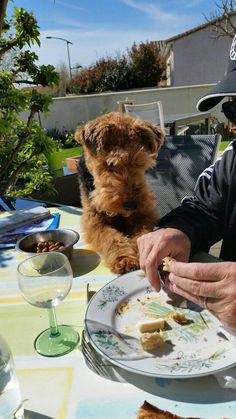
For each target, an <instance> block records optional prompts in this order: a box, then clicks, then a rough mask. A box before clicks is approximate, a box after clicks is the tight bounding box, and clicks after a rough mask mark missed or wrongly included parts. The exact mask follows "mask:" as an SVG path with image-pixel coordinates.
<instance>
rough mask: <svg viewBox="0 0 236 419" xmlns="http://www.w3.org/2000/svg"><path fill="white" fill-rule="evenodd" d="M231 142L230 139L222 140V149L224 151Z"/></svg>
mask: <svg viewBox="0 0 236 419" xmlns="http://www.w3.org/2000/svg"><path fill="white" fill-rule="evenodd" d="M229 143H230V141H221V142H220V151H224V150H225V149H226V147H227V145H228V144H229Z"/></svg>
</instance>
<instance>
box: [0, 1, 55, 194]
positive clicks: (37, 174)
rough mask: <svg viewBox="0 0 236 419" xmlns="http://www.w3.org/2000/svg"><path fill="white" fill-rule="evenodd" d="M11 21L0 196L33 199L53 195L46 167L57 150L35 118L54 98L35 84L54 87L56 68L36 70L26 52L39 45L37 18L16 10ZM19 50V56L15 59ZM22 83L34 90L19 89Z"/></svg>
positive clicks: (6, 39) (1, 52)
mask: <svg viewBox="0 0 236 419" xmlns="http://www.w3.org/2000/svg"><path fill="white" fill-rule="evenodd" d="M8 22H9V27H8V26H7V27H5V28H4V29H3V30H2V37H1V38H0V63H2V67H1V68H4V57H5V56H6V55H9V54H13V55H12V57H13V62H12V63H11V66H10V68H8V69H7V70H5V71H1V72H0V100H1V108H0V194H7V193H11V194H12V195H13V194H14V195H23V196H30V195H31V194H32V193H33V192H34V191H35V190H42V191H45V190H47V191H52V190H53V186H52V178H51V176H50V174H48V173H46V172H45V171H44V169H43V165H42V163H43V162H45V160H46V156H47V154H48V153H50V152H51V151H52V150H53V149H55V141H53V140H52V139H51V138H50V137H48V136H47V135H46V134H45V130H44V129H43V128H42V127H41V125H40V123H39V121H38V120H37V118H36V117H37V116H38V115H39V113H40V112H48V110H49V105H50V103H51V102H52V98H51V97H50V96H47V95H45V94H42V93H40V92H38V91H37V85H41V86H53V85H54V84H55V83H57V82H58V74H57V72H56V71H55V69H54V67H53V66H52V65H48V66H45V65H41V66H38V65H37V64H36V62H37V60H38V57H37V55H36V54H35V53H34V52H31V51H30V50H26V49H25V47H26V46H29V47H31V45H33V44H34V43H37V44H38V45H40V42H39V35H40V33H39V27H38V24H37V21H36V19H35V17H34V16H33V14H32V13H28V12H27V11H26V10H24V9H22V8H15V9H14V14H13V16H12V17H11V18H10V19H9V21H8ZM9 29H10V30H11V35H9ZM12 33H13V35H12ZM15 50H16V51H18V53H17V54H16V55H15V56H14V53H13V52H12V51H15ZM22 74H23V75H24V76H23V77H22ZM25 77H27V78H25ZM21 83H27V84H30V85H32V86H33V87H32V88H31V89H30V90H24V89H20V88H19V86H20V85H21ZM22 113H27V115H28V116H27V117H26V120H25V119H22V118H21V117H20V115H21V114H22ZM20 179H21V184H20V190H19V180H20Z"/></svg>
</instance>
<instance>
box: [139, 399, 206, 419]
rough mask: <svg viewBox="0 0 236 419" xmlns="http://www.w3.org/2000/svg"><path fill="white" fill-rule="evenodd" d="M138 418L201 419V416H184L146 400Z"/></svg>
mask: <svg viewBox="0 0 236 419" xmlns="http://www.w3.org/2000/svg"><path fill="white" fill-rule="evenodd" d="M137 419H200V418H193V417H192V418H190V417H188V418H186V417H185V418H184V417H183V416H178V415H175V414H173V413H171V412H168V411H167V410H161V409H159V408H158V407H156V406H153V405H152V404H151V403H148V402H147V401H146V400H145V401H144V403H143V404H142V406H141V407H140V408H139V410H138V414H137Z"/></svg>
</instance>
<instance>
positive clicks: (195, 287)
mask: <svg viewBox="0 0 236 419" xmlns="http://www.w3.org/2000/svg"><path fill="white" fill-rule="evenodd" d="M169 281H170V282H171V284H173V287H174V286H177V287H178V288H179V289H181V290H185V291H187V292H188V293H189V294H191V295H195V296H199V297H213V298H216V299H218V298H222V297H223V289H222V285H221V283H220V282H217V283H215V282H201V281H195V280H192V279H189V278H183V277H179V276H177V275H176V274H174V273H173V272H172V273H170V275H169ZM181 295H182V294H181Z"/></svg>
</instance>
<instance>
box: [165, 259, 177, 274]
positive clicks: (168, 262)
mask: <svg viewBox="0 0 236 419" xmlns="http://www.w3.org/2000/svg"><path fill="white" fill-rule="evenodd" d="M173 262H175V259H174V258H172V257H171V256H166V257H165V258H164V259H163V271H167V272H170V266H171V264H172V263H173Z"/></svg>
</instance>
